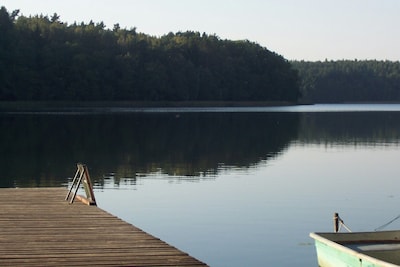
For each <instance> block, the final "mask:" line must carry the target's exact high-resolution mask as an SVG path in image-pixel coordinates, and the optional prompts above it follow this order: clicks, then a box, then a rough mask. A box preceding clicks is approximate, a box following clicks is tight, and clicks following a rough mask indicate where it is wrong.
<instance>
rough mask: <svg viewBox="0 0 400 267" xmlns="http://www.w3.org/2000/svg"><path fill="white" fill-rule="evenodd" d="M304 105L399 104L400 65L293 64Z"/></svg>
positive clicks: (365, 62)
mask: <svg viewBox="0 0 400 267" xmlns="http://www.w3.org/2000/svg"><path fill="white" fill-rule="evenodd" d="M292 64H293V66H294V68H295V69H297V70H298V71H299V76H300V77H301V82H300V87H301V92H302V96H303V101H306V102H312V103H337V102H375V101H378V102H379V101H382V102H384V101H397V102H398V101H400V62H398V61H397V62H392V61H377V60H363V61H358V60H341V61H327V60H326V61H324V62H321V61H318V62H306V61H294V62H292Z"/></svg>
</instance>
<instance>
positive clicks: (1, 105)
mask: <svg viewBox="0 0 400 267" xmlns="http://www.w3.org/2000/svg"><path fill="white" fill-rule="evenodd" d="M295 105H299V103H291V102H283V101H276V102H275V101H180V102H177V101H156V102H155V101H148V102H146V101H82V102H69V101H0V111H4V110H7V111H9V110H18V111H21V110H43V109H52V110H54V109H65V108H164V107H165V108H169V107H172V108H175V107H176V108H183V107H189V108H190V107H196V108H197V107H199V108H202V107H204V108H209V107H274V106H295Z"/></svg>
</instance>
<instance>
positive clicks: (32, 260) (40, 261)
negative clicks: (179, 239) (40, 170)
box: [0, 188, 207, 267]
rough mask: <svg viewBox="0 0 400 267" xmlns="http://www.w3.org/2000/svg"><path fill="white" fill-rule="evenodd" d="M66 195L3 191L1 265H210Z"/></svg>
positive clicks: (63, 191) (52, 190)
mask: <svg viewBox="0 0 400 267" xmlns="http://www.w3.org/2000/svg"><path fill="white" fill-rule="evenodd" d="M66 193H67V190H66V189H64V188H27V189H9V188H8V189H0V266H27V265H28V266H43V265H46V266H185V267H189V266H207V265H206V264H204V263H203V262H201V261H199V260H197V259H195V258H193V257H191V256H189V255H188V254H187V253H185V252H182V251H180V250H178V249H176V248H174V247H173V246H171V245H168V244H167V243H165V242H164V241H162V240H160V239H158V238H156V237H154V236H152V235H150V234H148V233H145V232H144V231H142V230H141V229H139V228H137V227H135V226H133V225H131V224H128V223H126V222H124V221H122V220H121V219H119V218H117V217H116V216H113V215H111V214H110V213H108V212H106V211H104V210H101V209H100V208H98V207H96V206H88V205H84V204H83V203H81V202H74V204H69V203H68V202H67V201H65V200H64V196H65V195H66Z"/></svg>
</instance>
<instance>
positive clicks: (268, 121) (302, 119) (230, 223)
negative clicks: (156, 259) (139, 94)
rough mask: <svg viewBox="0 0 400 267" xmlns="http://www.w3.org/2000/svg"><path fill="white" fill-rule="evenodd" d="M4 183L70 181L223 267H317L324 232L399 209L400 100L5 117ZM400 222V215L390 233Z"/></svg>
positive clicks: (358, 227)
mask: <svg viewBox="0 0 400 267" xmlns="http://www.w3.org/2000/svg"><path fill="white" fill-rule="evenodd" d="M0 129H1V140H0V151H1V155H2V160H1V162H0V167H1V169H2V173H1V176H0V187H38V186H60V185H61V186H67V184H68V182H70V179H71V177H72V176H73V175H74V174H75V163H76V162H84V163H86V164H87V165H88V166H89V168H90V172H91V176H92V179H93V180H94V181H95V185H96V189H95V194H96V198H97V202H98V205H99V207H101V208H103V209H105V210H107V211H109V212H111V213H113V214H115V215H117V216H119V217H121V218H122V219H124V220H126V221H128V222H131V223H133V224H135V225H136V226H138V227H140V228H142V229H144V230H145V231H147V232H150V233H151V234H153V235H155V236H157V237H159V238H161V239H162V240H164V241H166V242H168V243H170V244H172V245H174V246H175V247H177V248H179V249H181V250H183V251H186V252H188V253H189V254H191V255H192V256H194V257H196V258H198V259H200V260H202V261H204V262H206V263H208V264H209V265H211V266H308V267H309V266H317V263H316V253H315V250H314V245H313V243H312V240H311V239H310V238H309V237H308V234H309V232H313V231H332V229H333V223H332V217H333V213H334V212H339V213H340V215H341V217H342V218H343V219H344V221H345V223H346V225H347V226H349V227H350V228H351V229H352V230H353V231H362V230H367V231H368V230H374V229H376V228H377V227H379V226H381V225H383V224H384V223H386V222H388V221H390V220H391V219H392V218H394V217H396V216H397V215H398V214H399V213H400V208H399V207H400V205H399V203H400V193H399V188H400V180H399V179H398V178H399V169H400V164H399V161H398V159H399V158H400V105H315V106H299V107H272V108H209V109H197V108H188V109H175V108H170V109H127V108H119V109H105V108H101V109H79V110H77V109H57V110H54V109H53V110H44V111H40V112H37V111H34V112H32V111H30V112H21V111H18V112H4V111H3V112H2V113H0ZM399 227H400V222H394V223H393V224H391V225H390V226H389V227H388V228H386V229H395V228H399Z"/></svg>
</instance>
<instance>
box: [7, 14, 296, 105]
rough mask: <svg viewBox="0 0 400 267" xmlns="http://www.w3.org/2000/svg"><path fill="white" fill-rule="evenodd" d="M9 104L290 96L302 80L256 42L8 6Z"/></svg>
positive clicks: (276, 98)
mask: <svg viewBox="0 0 400 267" xmlns="http://www.w3.org/2000/svg"><path fill="white" fill-rule="evenodd" d="M0 32H1V35H0V81H1V85H0V100H1V101H17V100H18V101H20V100H23V101H38V100H39V101H56V100H57V101H58V100H66V101H103V100H107V101H120V100H124V101H254V100H257V101H289V102H296V101H297V100H298V98H299V97H300V90H299V77H298V73H297V71H296V70H295V69H294V68H293V66H292V64H291V63H290V62H289V61H288V60H286V59H285V58H283V57H282V56H280V55H278V54H276V53H274V52H271V51H269V50H268V49H266V48H264V47H262V46H260V45H259V44H257V43H254V42H250V41H248V40H243V41H231V40H222V39H221V38H219V37H218V36H216V35H209V34H206V33H199V32H192V31H187V32H178V33H168V34H166V35H164V36H161V37H155V36H150V35H147V34H144V33H140V32H137V31H136V28H131V29H126V28H124V29H123V28H121V27H120V26H119V25H118V24H115V25H113V28H112V29H111V28H110V29H109V28H107V27H106V25H104V23H103V22H100V23H95V22H93V21H90V22H89V23H83V22H82V23H76V22H75V23H73V24H68V23H65V22H62V21H61V20H60V16H59V15H57V14H53V15H52V16H47V15H35V16H29V17H26V16H23V15H20V14H19V10H15V11H12V12H9V11H8V10H7V9H6V8H5V7H1V9H0Z"/></svg>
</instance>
